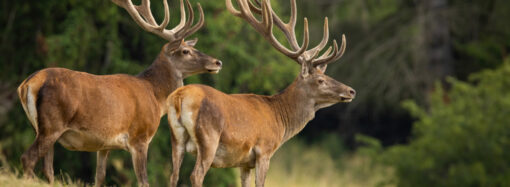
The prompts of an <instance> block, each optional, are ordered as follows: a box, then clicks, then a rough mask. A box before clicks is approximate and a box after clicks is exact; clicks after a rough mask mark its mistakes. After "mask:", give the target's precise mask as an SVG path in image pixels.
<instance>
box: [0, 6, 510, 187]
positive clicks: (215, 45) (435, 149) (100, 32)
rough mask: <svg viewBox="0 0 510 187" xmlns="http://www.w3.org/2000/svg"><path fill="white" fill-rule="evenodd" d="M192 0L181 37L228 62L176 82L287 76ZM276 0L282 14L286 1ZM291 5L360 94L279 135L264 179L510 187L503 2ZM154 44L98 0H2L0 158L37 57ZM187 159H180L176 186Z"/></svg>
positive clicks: (95, 58)
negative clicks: (329, 45) (187, 30)
mask: <svg viewBox="0 0 510 187" xmlns="http://www.w3.org/2000/svg"><path fill="white" fill-rule="evenodd" d="M135 2H137V1H135ZM138 2H139V1H138ZM191 2H192V3H196V2H197V0H192V1H191ZM198 2H200V3H201V4H202V5H203V7H204V11H205V15H206V25H205V26H204V28H203V29H201V30H200V31H199V32H197V33H196V34H195V35H194V36H191V37H189V38H190V39H191V38H193V37H198V38H199V39H200V40H199V42H198V44H197V46H196V47H197V48H198V49H199V50H201V51H203V52H205V53H207V54H210V55H212V56H214V57H217V58H219V59H221V60H222V61H223V62H224V68H223V70H222V71H221V72H220V73H219V74H217V75H198V76H194V77H190V78H188V79H187V80H186V81H185V82H186V83H202V84H207V85H211V86H213V87H215V88H217V89H219V90H221V91H224V92H226V93H257V94H274V93H278V92H279V91H280V90H282V89H284V88H285V87H286V86H287V85H288V84H290V83H291V82H292V80H293V79H294V78H295V77H296V76H297V74H298V72H299V67H298V65H296V63H295V62H293V61H292V60H289V59H287V58H286V57H285V56H284V55H281V54H279V53H278V52H276V50H274V49H273V48H272V47H271V46H270V45H269V44H268V43H267V42H266V41H265V40H264V39H263V38H262V37H261V36H260V35H258V34H257V33H256V32H255V31H254V30H253V29H252V28H251V27H250V26H249V25H248V24H246V23H244V22H243V21H241V19H239V18H236V17H234V16H232V15H230V13H228V12H227V11H226V8H225V2H224V1H222V0H198ZM272 5H273V8H274V9H275V10H276V11H277V12H278V14H280V15H282V17H283V18H288V15H289V10H290V9H289V2H288V1H287V0H272ZM177 6H178V1H176V0H171V1H170V7H171V9H170V11H171V25H175V24H176V22H177V21H178V8H177ZM194 6H195V5H194ZM195 8H196V6H195ZM152 9H153V13H154V15H155V17H156V18H158V20H161V17H162V15H163V12H162V3H161V2H160V1H153V2H152ZM298 13H299V15H298V17H299V18H302V17H305V16H306V17H308V18H309V22H310V30H311V31H310V32H311V39H312V40H311V41H312V44H317V43H318V42H319V40H320V39H321V37H322V24H323V18H324V17H326V16H327V17H329V22H330V32H331V33H332V35H331V37H332V38H336V39H339V38H340V36H341V34H342V33H344V34H345V35H346V37H347V50H346V53H345V55H344V57H343V58H342V59H340V60H339V62H336V63H333V64H331V65H330V66H329V69H328V71H327V74H328V75H330V76H331V77H333V78H335V79H337V80H339V81H340V82H343V83H345V84H347V85H349V86H351V87H353V88H354V89H356V91H357V93H358V96H357V98H356V99H355V100H354V101H353V102H352V103H348V104H337V105H334V106H332V107H329V108H325V109H322V110H320V111H318V112H317V114H316V117H315V119H314V120H313V121H311V122H310V123H309V124H308V125H307V127H306V128H305V129H304V130H303V131H302V132H301V133H300V134H299V135H298V136H297V137H295V138H294V139H292V140H291V141H289V142H288V143H286V144H285V145H284V146H282V148H281V149H280V150H279V151H278V152H277V153H276V155H275V156H274V157H273V159H272V164H271V168H270V171H269V176H268V178H267V182H266V183H267V186H510V149H508V148H509V147H510V128H509V127H510V57H509V52H510V24H509V20H510V1H506V0H469V1H466V0H300V1H298ZM298 22H299V23H298V26H297V29H296V30H297V33H298V35H299V36H298V38H301V36H300V35H301V31H302V19H298ZM164 43H165V41H164V40H163V39H160V38H158V37H156V36H154V35H152V34H150V33H147V32H144V31H143V30H142V29H140V28H139V27H138V26H137V25H136V24H135V23H134V21H133V20H132V19H131V18H130V17H129V15H128V14H127V13H126V12H125V10H123V9H121V8H119V7H117V6H115V5H114V4H113V3H112V2H110V1H108V0H87V1H79V0H59V1H50V0H47V1H28V0H17V1H8V0H2V2H0V70H1V73H0V151H1V152H0V164H1V167H3V168H12V169H13V170H19V169H20V168H21V164H20V162H19V158H20V156H21V154H22V153H23V152H24V151H25V150H26V149H27V148H28V146H29V145H30V144H31V143H32V141H33V140H34V138H35V133H34V131H33V129H32V127H31V125H30V124H29V121H28V120H27V118H26V117H25V114H24V112H23V109H22V107H21V105H20V102H19V101H18V97H17V95H16V93H15V90H16V87H17V86H18V85H19V84H20V83H21V81H23V80H24V79H25V78H26V77H27V76H28V75H30V74H31V73H33V72H35V71H37V70H39V69H42V68H46V67H65V68H70V69H73V70H78V71H85V72H89V73H94V74H113V73H126V74H136V73H138V72H140V71H142V70H143V69H144V68H145V67H148V66H149V65H150V63H151V62H152V61H153V60H154V59H155V57H156V55H157V54H158V53H159V51H160V49H161V47H162V46H163V44H164ZM165 118H166V117H165ZM165 118H163V119H162V121H161V125H160V128H159V131H158V132H157V134H156V136H155V137H154V139H153V141H152V143H151V146H150V148H149V163H148V173H149V181H150V183H151V185H153V186H166V185H167V184H168V181H169V175H170V173H171V149H170V133H169V129H168V125H167V121H166V119H165ZM55 147H56V150H55V151H56V152H55V155H56V156H55V170H56V174H57V175H60V176H69V177H71V178H72V179H73V180H80V181H83V182H84V183H93V181H94V179H93V176H94V171H95V153H87V152H71V151H68V150H65V149H64V148H62V147H61V146H60V145H58V144H57V145H55ZM193 163H194V158H193V157H191V156H187V157H186V159H185V161H184V164H183V170H182V171H183V172H181V180H180V183H181V185H183V186H187V185H189V180H188V179H189V174H190V172H191V170H192V167H193V165H194V164H193ZM37 172H38V174H39V176H40V177H42V175H41V173H40V170H37ZM238 175H239V174H238V171H237V170H235V169H212V170H211V171H209V173H208V175H207V177H206V179H205V183H206V186H240V183H239V179H238ZM64 178H65V177H64ZM106 183H107V184H108V185H122V186H124V185H136V178H135V176H134V172H133V169H132V165H131V159H130V156H129V154H128V153H127V152H125V151H113V152H112V154H111V156H110V158H109V164H108V169H107V181H106ZM0 185H1V184H0Z"/></svg>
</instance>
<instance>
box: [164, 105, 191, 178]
mask: <svg viewBox="0 0 510 187" xmlns="http://www.w3.org/2000/svg"><path fill="white" fill-rule="evenodd" d="M178 118H179V117H178V115H177V114H176V111H175V109H174V108H173V107H170V110H169V112H168V121H169V122H170V133H171V134H172V137H171V143H172V175H171V176H170V186H171V187H176V186H177V182H178V181H179V171H180V168H181V165H182V160H183V158H184V154H185V152H186V142H187V141H188V140H189V135H188V132H186V129H185V128H184V126H182V124H181V123H180V122H179V120H178Z"/></svg>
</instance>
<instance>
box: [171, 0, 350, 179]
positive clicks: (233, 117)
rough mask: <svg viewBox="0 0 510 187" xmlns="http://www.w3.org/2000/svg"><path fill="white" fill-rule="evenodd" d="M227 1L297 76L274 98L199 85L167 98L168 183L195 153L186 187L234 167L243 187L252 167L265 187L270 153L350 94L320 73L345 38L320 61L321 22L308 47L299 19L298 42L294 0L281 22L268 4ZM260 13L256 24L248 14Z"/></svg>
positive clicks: (347, 99)
mask: <svg viewBox="0 0 510 187" xmlns="http://www.w3.org/2000/svg"><path fill="white" fill-rule="evenodd" d="M236 2H237V4H238V7H239V9H240V10H236V9H235V8H234V6H233V5H232V2H231V0H226V4H227V9H228V10H229V11H230V12H231V13H232V14H233V15H235V16H238V17H241V18H243V19H244V20H246V21H247V22H248V23H249V24H250V25H251V26H253V28H255V30H256V31H257V32H259V33H260V34H262V35H263V36H264V38H265V39H266V40H268V41H269V42H270V43H271V45H273V47H274V48H276V49H277V50H278V51H280V52H281V53H283V54H285V55H287V56H288V57H289V58H291V59H293V60H295V61H296V62H297V63H298V64H299V65H300V66H301V72H300V74H299V76H298V77H297V78H296V79H295V80H294V82H293V83H292V84H290V86H288V87H287V88H286V89H285V90H284V91H283V92H281V93H280V94H277V95H273V96H263V95H254V94H231V95H228V94H225V93H222V92H220V91H218V90H215V89H214V88H211V87H208V86H203V85H188V86H184V87H181V88H178V89H177V90H176V91H175V92H173V93H172V94H171V95H170V96H169V97H168V100H167V102H168V103H169V106H168V107H169V110H168V121H169V123H170V129H171V133H172V139H171V140H172V162H173V171H172V176H171V180H170V181H171V182H170V183H171V186H176V185H177V181H178V179H179V170H180V165H181V164H182V160H183V157H184V153H185V152H191V153H192V154H194V155H195V156H196V163H195V167H194V169H193V172H192V174H191V183H192V186H195V187H196V186H202V183H203V179H204V176H205V174H206V172H207V171H208V170H209V168H210V167H211V166H212V167H239V168H240V169H241V182H242V186H243V187H246V186H249V182H250V173H251V169H253V168H255V171H256V172H255V175H256V179H255V183H256V185H257V187H261V186H264V180H265V177H266V173H267V170H268V169H269V161H270V159H271V157H272V156H273V154H274V153H275V151H276V150H277V149H278V148H279V147H280V146H281V145H282V144H283V143H284V142H285V141H287V140H288V139H290V138H291V137H293V136H294V135H296V134H297V133H299V132H300V131H301V130H302V129H303V128H304V127H305V125H306V124H307V123H308V122H309V121H310V120H312V119H313V117H314V115H315V112H316V111H317V110H319V109H321V108H324V107H327V106H330V105H333V104H335V103H339V102H350V101H352V99H354V97H355V95H356V92H355V91H354V90H353V89H352V88H350V87H349V86H346V85H344V84H342V83H340V82H338V81H336V80H334V79H333V78H331V77H329V76H327V75H325V74H324V72H325V71H326V68H327V64H328V63H331V62H333V61H336V60H338V59H339V58H340V57H341V56H342V55H343V53H344V51H345V46H346V42H345V36H342V45H341V47H340V48H338V45H337V43H336V41H334V42H333V46H332V47H330V48H329V49H328V50H326V52H324V53H323V54H322V55H321V56H318V55H319V52H320V51H321V50H322V49H323V48H324V47H325V46H326V44H327V41H328V32H329V31H328V27H327V26H328V23H327V19H326V20H325V24H324V36H323V39H322V41H321V42H320V43H319V44H318V45H317V46H316V47H314V48H312V49H310V50H307V47H308V42H309V41H308V39H309V38H308V37H309V36H308V24H307V21H306V18H305V24H304V28H305V29H304V39H303V44H302V46H299V45H298V42H297V40H296V36H295V33H294V27H295V23H296V15H297V13H296V9H297V8H296V2H295V0H291V16H290V17H291V19H290V21H289V22H288V23H283V22H282V21H281V19H280V18H279V17H278V16H277V15H276V13H275V12H274V11H273V10H272V9H271V5H270V2H269V0H261V1H255V2H256V3H258V4H259V6H261V7H257V6H256V5H255V4H253V2H252V1H249V0H236ZM252 11H253V12H255V13H256V14H261V16H260V20H259V19H258V18H256V17H255V16H254V15H253V13H252ZM273 24H275V25H276V26H277V27H278V28H279V29H281V31H282V32H283V33H284V35H285V36H286V38H287V40H288V42H289V45H290V49H289V48H287V47H285V46H284V45H282V44H281V43H280V42H279V41H278V40H277V39H276V38H275V37H274V35H273Z"/></svg>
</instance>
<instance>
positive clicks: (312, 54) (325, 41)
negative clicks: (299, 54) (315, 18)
mask: <svg viewBox="0 0 510 187" xmlns="http://www.w3.org/2000/svg"><path fill="white" fill-rule="evenodd" d="M328 40H329V26H328V17H326V18H324V31H323V34H322V40H321V42H320V43H319V44H318V45H317V46H316V47H314V48H312V49H310V50H308V51H306V52H305V56H306V58H307V60H311V59H313V58H315V57H316V56H317V55H318V54H319V52H320V51H322V49H324V47H326V44H328Z"/></svg>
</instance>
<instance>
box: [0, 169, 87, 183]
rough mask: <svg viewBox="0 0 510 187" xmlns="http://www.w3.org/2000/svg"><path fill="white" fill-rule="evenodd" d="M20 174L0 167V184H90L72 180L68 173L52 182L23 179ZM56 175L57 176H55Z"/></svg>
mask: <svg viewBox="0 0 510 187" xmlns="http://www.w3.org/2000/svg"><path fill="white" fill-rule="evenodd" d="M19 176H20V174H19V172H17V171H12V170H10V169H7V168H0V186H24V187H53V186H69V187H74V186H76V187H83V186H90V185H86V184H84V183H82V182H80V181H73V180H71V178H70V177H69V176H68V175H60V176H62V177H61V178H57V180H55V182H54V183H53V184H51V185H50V184H49V183H48V182H46V181H45V180H42V179H39V178H35V179H25V178H22V177H19ZM56 177H57V176H56Z"/></svg>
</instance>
